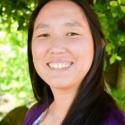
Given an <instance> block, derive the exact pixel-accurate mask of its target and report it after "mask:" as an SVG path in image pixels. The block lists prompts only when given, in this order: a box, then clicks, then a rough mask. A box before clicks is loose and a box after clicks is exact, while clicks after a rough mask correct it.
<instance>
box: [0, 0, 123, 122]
mask: <svg viewBox="0 0 125 125" xmlns="http://www.w3.org/2000/svg"><path fill="white" fill-rule="evenodd" d="M88 1H89V3H90V5H91V6H92V8H93V9H94V11H95V12H96V13H97V15H98V17H99V20H100V23H101V25H102V30H103V32H104V35H105V39H106V57H105V65H104V74H105V83H106V86H107V91H108V92H109V93H110V94H111V95H112V96H113V97H114V99H115V100H116V102H117V103H118V105H119V107H120V108H121V109H122V110H124V111H125V0H103V1H102V0H88ZM37 2H38V0H36V1H35V0H28V1H26V0H18V1H17V0H0V120H1V119H2V118H3V117H4V116H5V115H6V114H7V113H8V112H9V111H10V110H12V109H13V108H15V107H18V106H20V105H26V106H27V107H29V106H31V105H32V104H33V103H34V101H35V100H34V97H33V93H32V89H31V84H30V79H29V74H28V64H27V45H26V44H27V27H28V26H27V25H28V20H29V17H30V15H31V12H32V10H33V9H34V7H35V6H36V5H37Z"/></svg>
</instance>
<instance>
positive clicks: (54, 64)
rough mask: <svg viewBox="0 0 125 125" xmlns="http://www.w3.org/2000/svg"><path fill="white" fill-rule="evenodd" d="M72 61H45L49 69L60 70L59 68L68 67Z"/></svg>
mask: <svg viewBox="0 0 125 125" xmlns="http://www.w3.org/2000/svg"><path fill="white" fill-rule="evenodd" d="M72 64H73V62H66V63H47V65H48V67H49V68H50V69H55V70H61V69H68V68H70V67H71V65H72Z"/></svg>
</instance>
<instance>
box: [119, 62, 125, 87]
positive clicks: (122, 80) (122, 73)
mask: <svg viewBox="0 0 125 125" xmlns="http://www.w3.org/2000/svg"><path fill="white" fill-rule="evenodd" d="M117 87H118V88H120V89H125V60H123V61H120V62H119V66H118V79H117Z"/></svg>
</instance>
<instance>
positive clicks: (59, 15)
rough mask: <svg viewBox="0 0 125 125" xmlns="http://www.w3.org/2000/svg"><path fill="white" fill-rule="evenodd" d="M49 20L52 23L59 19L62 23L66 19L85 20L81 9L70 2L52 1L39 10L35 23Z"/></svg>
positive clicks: (66, 0) (67, 0)
mask: <svg viewBox="0 0 125 125" xmlns="http://www.w3.org/2000/svg"><path fill="white" fill-rule="evenodd" d="M63 17H64V18H63ZM49 18H51V21H52V20H53V21H54V19H55V20H56V19H61V20H62V21H63V20H65V19H66V18H72V19H79V20H80V19H83V18H84V19H86V17H85V14H84V11H83V9H82V8H81V7H80V6H79V5H77V4H76V3H74V2H73V1H70V0H52V1H50V2H48V3H47V4H46V5H44V7H43V8H41V10H40V12H39V14H38V16H37V18H36V21H37V22H39V21H44V22H45V21H47V19H49ZM44 19H45V20H44Z"/></svg>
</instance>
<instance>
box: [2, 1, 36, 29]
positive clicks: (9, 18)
mask: <svg viewBox="0 0 125 125" xmlns="http://www.w3.org/2000/svg"><path fill="white" fill-rule="evenodd" d="M34 3H35V0H28V1H27V0H0V22H1V23H2V24H4V26H6V28H8V30H9V29H10V26H11V25H12V24H13V23H15V22H17V23H18V27H17V28H18V30H22V29H26V27H27V24H28V20H29V17H30V14H31V11H32V10H33V8H34V6H35V4H34Z"/></svg>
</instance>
